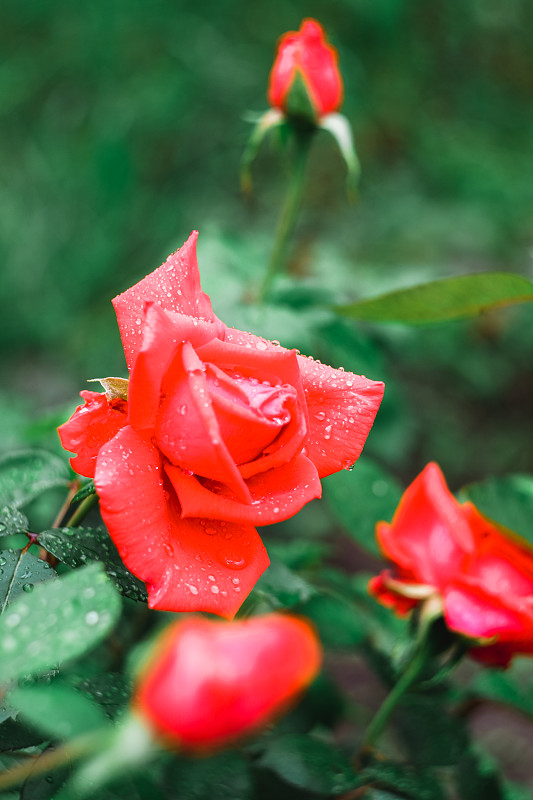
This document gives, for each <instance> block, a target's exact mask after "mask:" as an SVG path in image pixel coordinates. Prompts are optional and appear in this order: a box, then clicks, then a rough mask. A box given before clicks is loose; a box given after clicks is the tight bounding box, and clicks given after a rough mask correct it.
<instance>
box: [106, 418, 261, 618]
mask: <svg viewBox="0 0 533 800" xmlns="http://www.w3.org/2000/svg"><path fill="white" fill-rule="evenodd" d="M95 484H96V489H97V492H98V494H99V496H100V509H101V512H102V517H103V520H104V522H105V524H106V526H107V528H108V530H109V533H110V535H111V538H112V539H113V541H114V542H115V544H116V546H117V548H118V550H119V553H120V555H121V558H122V560H123V561H124V563H125V564H126V566H127V567H128V569H130V570H131V571H132V572H133V574H134V575H137V577H138V578H140V579H141V580H143V581H145V583H146V585H147V589H148V596H149V601H148V602H149V605H150V607H151V608H160V609H161V610H166V611H208V612H210V613H213V614H219V615H221V616H224V617H228V618H231V617H233V615H234V614H235V613H236V611H237V610H238V608H239V607H240V605H241V604H242V602H243V601H244V599H245V598H246V596H247V595H248V593H249V592H250V591H251V589H252V588H253V586H254V584H255V583H256V582H257V580H258V578H259V576H260V575H261V574H262V573H263V572H264V570H265V569H266V568H267V566H268V564H269V560H268V556H267V555H266V551H265V549H264V547H263V543H262V542H261V539H260V538H259V535H258V533H257V531H256V530H255V528H253V527H252V526H249V525H232V524H231V523H225V522H220V521H216V522H211V521H209V523H208V524H209V533H206V527H207V526H206V525H203V524H202V520H200V519H187V520H182V519H181V517H180V507H179V503H178V501H177V498H176V497H175V496H174V492H173V490H172V487H171V486H170V484H169V485H168V488H167V487H166V486H165V483H164V479H163V472H162V469H161V457H160V454H159V452H158V451H157V449H156V448H155V447H153V445H151V444H150V443H149V442H147V441H146V440H145V439H144V438H143V437H142V436H141V435H140V434H138V433H137V432H136V431H135V430H134V429H133V428H131V427H130V426H127V427H125V428H123V429H122V430H121V431H119V433H118V434H117V435H116V436H115V438H114V439H113V440H112V441H110V442H109V443H108V444H107V445H106V446H105V447H103V448H102V450H101V451H100V454H99V456H98V465H97V469H96V475H95ZM169 489H170V491H169ZM139 498H142V501H143V502H142V506H140V505H139Z"/></svg>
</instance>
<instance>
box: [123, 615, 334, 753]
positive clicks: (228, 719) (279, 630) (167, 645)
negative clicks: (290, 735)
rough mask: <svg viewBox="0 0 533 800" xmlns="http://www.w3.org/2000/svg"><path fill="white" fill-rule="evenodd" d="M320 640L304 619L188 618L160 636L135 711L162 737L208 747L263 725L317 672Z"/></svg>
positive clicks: (138, 689)
mask: <svg viewBox="0 0 533 800" xmlns="http://www.w3.org/2000/svg"><path fill="white" fill-rule="evenodd" d="M320 663H321V648H320V643H319V642H318V640H317V637H316V635H315V633H314V631H313V629H312V628H311V627H310V625H309V624H308V623H307V622H306V621H305V620H303V619H300V618H297V617H291V616H286V615H283V614H268V615H266V616H263V617H253V618H251V619H248V620H244V621H239V622H230V623H228V622H220V621H211V620H207V619H201V618H189V619H186V620H184V621H180V622H177V623H175V624H173V625H171V626H170V627H169V628H167V629H166V631H165V632H164V633H163V635H162V636H161V637H160V640H159V642H158V644H157V645H156V648H155V651H154V653H153V655H152V657H151V659H150V661H149V663H148V664H147V666H146V667H145V668H144V670H143V672H142V674H141V676H140V678H139V680H138V683H137V687H136V693H135V697H134V701H133V708H134V711H135V712H136V714H137V715H138V716H140V717H141V718H142V719H144V720H145V721H146V722H147V723H148V725H149V726H150V728H152V729H153V731H154V733H155V734H156V736H157V737H158V738H160V739H162V740H163V742H165V743H167V744H170V745H178V746H179V747H182V748H185V749H187V750H190V749H200V750H206V749H207V750H212V749H214V748H220V747H224V746H225V745H226V744H228V743H229V742H232V741H233V740H235V739H236V738H239V737H241V736H243V735H245V734H248V733H250V732H252V731H255V730H257V729H258V728H261V727H263V726H264V725H266V724H267V723H269V722H271V721H272V719H273V718H274V717H277V716H278V715H279V714H280V713H281V712H283V711H285V710H286V709H287V707H288V706H289V705H290V704H291V703H292V702H294V700H295V699H296V698H297V696H298V695H299V694H300V692H301V691H302V690H303V689H304V688H305V687H306V686H308V685H309V684H310V683H311V681H312V680H313V679H314V678H315V676H316V674H317V672H318V670H319V668H320Z"/></svg>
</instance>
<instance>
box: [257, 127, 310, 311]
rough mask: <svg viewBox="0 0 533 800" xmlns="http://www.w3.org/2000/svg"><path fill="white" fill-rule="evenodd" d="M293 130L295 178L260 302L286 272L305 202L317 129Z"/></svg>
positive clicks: (290, 185)
mask: <svg viewBox="0 0 533 800" xmlns="http://www.w3.org/2000/svg"><path fill="white" fill-rule="evenodd" d="M293 131H294V134H295V154H294V164H293V169H292V175H291V179H290V182H289V186H288V188H287V194H286V195H285V201H284V203H283V206H282V209H281V214H280V217H279V220H278V226H277V229H276V237H275V240H274V247H273V248H272V253H271V254H270V261H269V263H268V268H267V271H266V273H265V277H264V279H263V283H262V285H261V289H260V292H259V300H260V301H264V300H265V298H266V297H267V295H268V293H269V291H270V288H271V285H272V281H273V280H274V277H275V276H276V275H277V273H278V272H280V271H281V270H282V269H283V266H284V263H285V258H286V254H287V247H288V244H289V240H290V237H291V234H292V232H293V230H294V226H295V224H296V219H297V217H298V211H299V210H300V205H301V201H302V195H303V189H304V185H305V181H304V177H305V167H306V164H307V156H308V153H309V145H310V144H311V138H312V136H313V133H314V128H310V127H294V128H293Z"/></svg>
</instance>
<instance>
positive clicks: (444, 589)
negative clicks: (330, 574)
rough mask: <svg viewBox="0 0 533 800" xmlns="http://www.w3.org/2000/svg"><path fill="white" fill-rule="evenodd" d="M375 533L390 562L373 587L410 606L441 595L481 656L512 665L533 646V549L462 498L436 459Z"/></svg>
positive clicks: (385, 598) (391, 603)
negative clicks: (463, 501) (457, 494)
mask: <svg viewBox="0 0 533 800" xmlns="http://www.w3.org/2000/svg"><path fill="white" fill-rule="evenodd" d="M376 535H377V539H378V542H379V545H380V548H381V550H382V552H383V554H384V555H385V556H386V558H388V559H389V560H390V561H391V562H392V568H391V569H390V570H386V571H384V572H382V573H381V575H379V576H377V577H375V578H373V579H372V580H371V581H370V583H369V591H370V593H371V594H373V595H374V596H375V597H376V598H377V599H378V600H379V601H380V602H381V603H383V605H386V606H388V607H390V608H393V609H394V610H395V611H396V612H397V613H398V614H401V615H403V614H407V613H408V612H409V611H411V610H412V609H413V608H415V607H416V606H418V605H419V604H420V603H423V602H425V600H427V599H428V598H430V597H431V598H438V599H439V600H440V602H441V605H442V613H443V615H444V619H445V621H446V624H447V626H448V628H450V630H452V631H455V632H456V633H458V634H461V635H462V636H465V637H468V638H470V639H472V640H473V641H472V645H473V647H472V648H471V649H470V651H469V654H470V655H471V656H473V657H474V658H475V659H477V660H478V661H482V662H485V663H488V664H494V665H499V666H507V665H508V663H509V662H510V660H511V658H512V657H513V655H515V654H519V653H524V654H527V653H530V654H533V549H532V548H531V547H530V546H529V545H528V544H527V542H525V541H524V540H522V539H520V538H519V537H518V536H516V535H515V534H513V533H511V532H510V531H507V530H506V529H503V528H502V527H501V526H499V525H498V524H497V523H495V522H493V521H491V520H489V519H487V518H486V517H484V516H483V515H482V514H481V513H480V512H479V511H478V510H477V508H476V507H475V506H474V505H473V504H472V503H470V502H467V503H459V502H458V501H457V500H456V499H455V497H454V496H453V495H452V494H451V492H450V491H449V489H448V487H447V485H446V482H445V480H444V476H443V475H442V472H441V471H440V469H439V467H438V466H437V464H434V463H431V464H428V465H427V467H426V468H425V469H424V470H423V471H422V472H421V474H420V475H419V476H418V477H417V478H416V479H415V480H414V481H413V483H412V484H411V485H410V486H409V487H408V488H407V490H406V491H405V493H404V495H403V497H402V499H401V501H400V504H399V505H398V508H397V509H396V512H395V514H394V517H393V520H392V523H391V524H390V525H389V524H387V523H385V522H380V523H378V525H377V527H376Z"/></svg>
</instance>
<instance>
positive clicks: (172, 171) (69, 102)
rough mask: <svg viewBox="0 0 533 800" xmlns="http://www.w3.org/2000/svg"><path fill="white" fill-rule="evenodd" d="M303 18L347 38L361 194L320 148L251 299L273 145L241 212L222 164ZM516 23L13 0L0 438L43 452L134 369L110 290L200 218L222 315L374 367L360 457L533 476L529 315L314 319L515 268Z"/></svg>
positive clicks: (489, 9) (414, 467)
mask: <svg viewBox="0 0 533 800" xmlns="http://www.w3.org/2000/svg"><path fill="white" fill-rule="evenodd" d="M304 16H314V17H316V18H317V19H319V20H320V21H321V22H322V23H323V24H324V26H325V27H326V29H327V31H328V33H329V37H330V39H331V41H332V42H333V43H334V44H335V46H336V47H337V48H338V50H339V54H340V64H341V69H342V73H343V75H344V80H345V88H346V100H345V104H344V109H343V110H344V113H345V114H346V116H347V117H348V118H349V120H350V121H351V123H352V125H353V130H354V133H355V139H356V144H357V148H358V152H359V156H360V160H361V163H362V168H363V173H362V179H361V183H360V193H359V200H358V203H357V204H356V205H350V204H349V203H348V201H347V198H346V194H345V190H344V167H343V163H342V161H341V159H340V157H339V155H338V153H337V151H336V149H335V146H334V144H333V142H332V141H331V140H330V139H329V138H328V135H327V134H325V133H324V134H320V135H319V136H318V137H317V138H316V141H315V143H314V148H313V151H312V157H311V163H310V164H309V170H308V187H307V193H306V197H305V203H304V208H303V212H302V217H301V220H300V223H299V226H298V229H297V232H296V236H295V240H294V247H293V250H292V258H291V276H290V277H289V278H288V279H287V280H286V281H285V282H283V281H282V282H281V283H280V288H279V293H278V297H277V298H276V302H275V303H272V304H271V306H270V307H269V308H263V309H260V308H257V307H254V306H253V305H251V304H250V303H247V302H246V300H247V297H249V295H250V292H251V290H253V287H254V286H256V285H257V283H258V282H259V281H260V279H261V276H262V274H263V271H264V269H265V266H266V263H267V259H268V254H269V249H270V246H271V241H272V232H273V229H274V225H275V220H276V217H277V212H278V208H279V203H280V201H281V198H282V196H283V191H284V187H285V185H286V179H287V158H286V157H285V156H284V155H283V153H281V152H280V151H279V150H278V149H276V147H274V146H272V144H265V146H264V147H263V148H262V149H261V152H260V154H259V157H258V159H257V161H256V163H255V165H254V170H253V172H254V194H253V196H252V197H251V198H249V199H245V198H243V196H242V194H241V192H240V187H239V161H240V158H241V155H242V152H243V147H244V145H245V142H246V140H247V137H248V135H249V133H250V131H251V123H250V121H249V120H250V115H252V116H253V114H258V113H261V112H262V111H264V110H265V108H266V99H265V91H266V83H267V75H268V71H269V69H270V66H271V63H272V59H273V53H274V45H275V41H276V39H277V38H278V36H279V35H280V34H282V33H283V32H284V31H285V30H288V29H294V28H297V27H298V26H299V24H300V22H301V19H302V18H303V17H304ZM532 22H533V7H532V5H531V3H529V2H527V0H506V2H505V3H501V2H498V0H463V2H462V3H461V4H459V5H458V4H456V3H450V2H448V0H433V2H431V3H428V2H427V0H337V2H335V3H331V2H329V1H326V0H323V1H322V2H318V1H317V0H310V2H306V3H304V2H301V1H300V0H292V2H289V0H254V2H253V3H250V2H248V1H247V0H224V2H220V0H204V2H202V3H198V2H183V0H177V1H176V0H173V1H172V2H171V1H170V0H92V1H91V2H90V3H81V2H69V1H67V0H48V1H47V2H40V1H39V0H5V1H4V4H3V12H2V26H1V28H0V48H1V52H2V63H1V66H0V98H1V99H0V113H1V124H0V148H1V152H2V170H1V172H2V175H1V181H0V193H1V194H0V248H1V264H2V266H1V273H0V274H1V278H0V281H1V284H0V303H1V308H0V349H1V371H0V433H1V435H2V441H3V445H2V449H3V450H6V449H9V448H12V447H19V446H23V445H25V444H28V443H31V444H41V445H43V446H46V447H50V448H56V447H57V446H58V445H57V440H56V437H55V433H54V427H55V425H56V424H57V423H58V422H60V421H62V420H63V419H64V418H65V417H66V416H67V415H68V414H69V413H70V412H71V410H72V409H73V407H74V405H75V404H76V402H77V392H78V391H79V389H81V388H85V380H86V379H87V378H89V377H97V376H103V375H113V374H118V375H120V374H125V365H124V360H123V355H122V350H121V346H120V340H119V337H118V330H117V328H116V323H115V319H114V314H113V310H112V306H111V303H110V299H111V297H113V296H114V295H115V294H117V293H118V292H119V291H122V290H124V289H125V288H127V287H128V286H129V285H131V284H132V283H133V282H135V281H137V280H138V279H139V278H140V277H142V276H143V275H145V274H146V273H147V272H149V271H151V270H152V269H154V268H155V267H157V266H158V265H159V264H160V263H161V262H162V261H163V260H164V258H165V257H166V256H167V254H168V253H169V252H170V251H172V250H173V249H175V248H176V247H177V246H179V245H181V244H182V242H183V241H184V240H185V239H186V238H187V236H188V235H189V233H190V231H191V230H192V229H194V228H197V229H199V230H200V240H199V261H200V267H201V271H202V279H203V283H204V286H205V288H206V290H207V291H208V292H209V293H210V294H211V297H212V300H213V305H214V308H215V311H216V312H217V313H218V314H219V316H221V317H222V318H223V319H224V320H225V321H226V322H228V323H233V324H236V325H242V326H245V327H247V329H250V330H252V329H253V330H254V331H256V332H261V333H264V334H265V335H268V336H270V337H271V338H276V339H279V340H281V342H282V343H284V344H288V345H291V346H293V345H294V346H299V347H300V349H301V350H302V351H303V352H307V353H310V352H313V353H314V354H315V355H316V356H318V357H320V358H322V360H325V361H329V362H330V363H333V364H334V365H335V366H340V365H343V366H345V367H346V368H349V369H353V370H355V371H358V372H363V373H365V374H367V375H368V376H369V377H373V378H378V379H379V378H385V380H386V381H387V396H386V401H385V403H384V405H383V408H382V411H381V412H380V415H378V419H377V422H376V425H375V429H374V432H373V435H372V436H371V437H370V440H369V442H368V447H367V452H368V454H369V455H371V456H372V457H374V458H375V459H376V460H377V461H378V462H379V463H381V464H383V465H385V466H387V468H389V469H390V470H392V472H393V473H394V474H395V475H396V476H397V477H400V478H401V479H403V480H404V481H407V480H410V479H411V478H412V477H413V476H414V474H415V473H416V472H418V471H419V470H420V468H421V467H422V466H423V465H424V464H425V463H426V462H427V460H429V459H430V458H433V459H437V460H438V461H439V462H440V463H441V464H442V466H443V468H444V470H445V472H446V474H447V475H448V477H449V478H450V482H451V484H452V486H453V487H456V486H458V485H459V484H460V483H461V482H463V483H464V482H465V481H469V480H474V479H479V478H482V477H484V476H486V475H490V474H502V473H506V472H516V471H521V470H531V469H532V468H533V463H532V456H531V452H532V447H531V444H532V437H533V434H532V431H531V425H530V410H531V399H530V398H531V389H532V383H533V381H532V373H531V369H530V364H531V346H532V344H533V325H532V324H531V323H532V321H533V320H532V313H531V308H530V307H529V308H528V307H527V306H520V307H515V308H511V309H506V310H503V311H499V312H493V313H491V314H489V315H487V316H485V317H483V318H480V319H477V320H475V321H469V322H458V323H449V324H445V325H437V326H433V327H425V328H416V329H412V328H408V327H405V326H399V325H389V326H385V325H382V326H371V325H356V324H352V323H345V322H338V321H335V320H334V318H333V317H332V316H331V315H329V314H328V312H327V310H326V305H327V302H329V300H331V301H348V300H350V299H354V298H357V297H364V296H371V295H375V294H378V293H380V292H384V291H387V290H390V289H392V288H394V287H397V286H407V285H412V284H415V283H417V282H421V281H425V280H430V279H433V278H440V277H445V276H451V275H456V274H463V273H470V272H475V271H480V270H512V271H515V272H518V273H521V274H524V275H531V270H532V264H531V248H532V244H533V241H532V239H533V182H532V180H531V175H532V172H533V151H532V148H531V141H532V132H533V131H532V128H533V103H532V99H533V52H532V49H531V30H532ZM313 292H314V294H313ZM313 297H314V298H315V301H316V297H321V298H322V302H323V305H322V306H319V307H317V305H316V302H314V304H313V303H312V302H311V299H310V298H313Z"/></svg>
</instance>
